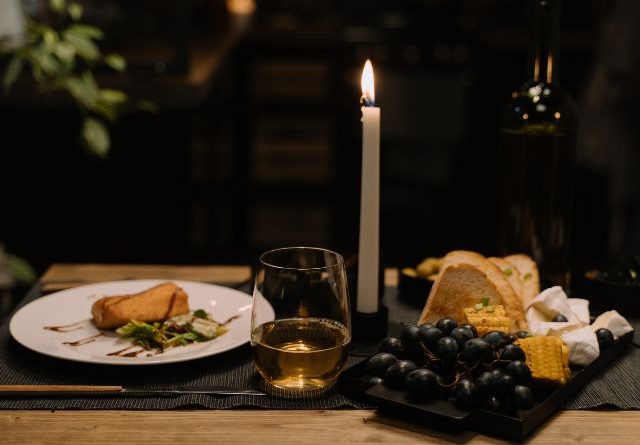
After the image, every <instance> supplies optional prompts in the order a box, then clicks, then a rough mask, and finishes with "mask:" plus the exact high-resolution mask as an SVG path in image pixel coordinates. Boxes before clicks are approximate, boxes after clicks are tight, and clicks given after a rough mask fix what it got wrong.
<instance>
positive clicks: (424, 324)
mask: <svg viewBox="0 0 640 445" xmlns="http://www.w3.org/2000/svg"><path fill="white" fill-rule="evenodd" d="M423 327H424V329H427V328H435V326H434V325H433V324H431V323H423V324H421V325H419V326H418V328H423Z"/></svg>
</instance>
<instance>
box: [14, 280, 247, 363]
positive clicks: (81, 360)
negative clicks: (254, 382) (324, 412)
mask: <svg viewBox="0 0 640 445" xmlns="http://www.w3.org/2000/svg"><path fill="white" fill-rule="evenodd" d="M166 282H172V283H175V284H177V285H178V286H180V287H182V284H187V285H197V286H206V287H212V288H216V289H219V290H223V291H224V292H230V293H235V294H238V295H239V296H242V297H244V298H246V304H251V305H252V304H253V298H252V296H251V295H249V294H247V293H245V292H242V291H240V290H238V289H234V288H231V287H226V286H222V285H219V284H212V283H206V282H202V281H191V280H173V279H164V278H139V279H132V280H115V281H100V282H95V283H89V284H83V285H80V286H74V287H71V288H68V289H63V290H60V291H57V292H54V293H51V294H48V295H43V296H40V297H38V298H36V299H35V300H32V301H30V302H28V303H26V304H24V305H22V306H20V307H19V308H18V309H17V310H16V311H15V312H14V313H13V314H12V315H11V319H10V320H9V333H10V335H11V337H12V338H13V339H14V340H15V341H16V342H17V343H18V344H20V345H21V346H22V347H24V348H26V349H28V350H30V351H33V352H35V353H37V354H41V355H44V356H47V357H52V358H55V359H58V360H65V361H70V362H75V363H84V364H92V365H106V366H152V365H168V364H173V363H181V362H187V361H193V360H199V359H203V358H206V357H211V356H213V355H218V354H222V353H225V352H228V351H230V350H232V349H236V348H239V347H241V346H244V345H246V344H247V343H249V341H250V339H251V335H250V329H248V330H247V333H246V338H245V337H244V336H243V337H242V338H241V339H240V340H242V341H241V342H239V343H232V344H230V345H227V346H225V347H223V348H221V349H216V350H214V351H211V352H209V353H207V350H206V349H204V350H201V351H200V353H199V354H196V356H190V355H188V354H187V355H186V356H185V355H180V356H175V357H172V356H166V355H165V356H162V355H156V356H154V357H157V358H154V359H152V360H145V361H141V362H137V363H135V362H131V361H123V362H117V361H108V362H107V361H101V360H99V359H91V358H89V357H87V358H82V357H64V356H61V355H58V354H55V353H54V351H47V350H39V349H36V348H34V347H32V346H30V345H28V344H25V343H23V342H22V341H20V339H19V338H18V337H19V335H16V334H15V332H14V331H15V329H17V328H16V326H15V324H16V323H17V322H16V321H15V320H16V316H17V315H18V314H20V313H21V312H23V311H24V310H26V309H27V308H28V307H29V306H31V305H34V304H37V303H38V302H40V301H42V300H43V299H49V298H51V297H54V298H55V297H59V296H60V295H61V294H62V295H64V294H66V293H70V292H75V291H77V290H80V291H82V290H83V289H87V288H89V289H91V288H93V287H95V286H104V285H107V286H108V285H114V284H117V285H122V284H130V283H137V284H142V283H148V285H149V286H154V285H157V284H159V283H166ZM88 318H89V319H91V317H90V314H89V316H88ZM96 329H98V328H96ZM98 331H103V330H102V329H98ZM188 346H189V345H187V346H186V347H188Z"/></svg>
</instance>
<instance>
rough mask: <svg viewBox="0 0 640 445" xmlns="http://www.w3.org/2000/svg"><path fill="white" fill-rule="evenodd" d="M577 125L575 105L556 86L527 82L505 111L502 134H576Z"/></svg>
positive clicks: (516, 92) (515, 93) (503, 112)
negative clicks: (511, 132) (506, 132)
mask: <svg viewBox="0 0 640 445" xmlns="http://www.w3.org/2000/svg"><path fill="white" fill-rule="evenodd" d="M577 123H578V111H577V107H576V104H575V102H574V101H573V99H572V98H571V96H569V94H567V93H566V92H565V91H564V90H563V89H562V87H560V86H559V85H558V84H556V83H554V84H549V83H545V82H526V83H525V84H524V85H522V87H520V88H519V89H518V90H516V91H514V92H513V93H512V94H511V98H510V99H509V101H508V102H507V104H506V105H505V107H504V108H503V110H502V127H503V130H504V129H510V130H512V131H522V130H535V131H537V132H539V131H542V132H544V133H548V134H554V133H566V132H567V131H575V128H576V126H577Z"/></svg>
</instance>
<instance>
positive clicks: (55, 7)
mask: <svg viewBox="0 0 640 445" xmlns="http://www.w3.org/2000/svg"><path fill="white" fill-rule="evenodd" d="M66 3H67V2H66V1H65V0H51V1H50V2H49V6H50V7H51V10H52V11H53V12H55V13H57V14H61V13H62V12H63V11H64V8H65V6H66Z"/></svg>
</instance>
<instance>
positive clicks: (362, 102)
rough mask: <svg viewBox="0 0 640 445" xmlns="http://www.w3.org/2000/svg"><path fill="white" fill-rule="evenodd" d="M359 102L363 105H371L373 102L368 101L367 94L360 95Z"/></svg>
mask: <svg viewBox="0 0 640 445" xmlns="http://www.w3.org/2000/svg"><path fill="white" fill-rule="evenodd" d="M360 104H361V105H364V106H365V107H373V106H374V104H373V102H372V101H370V100H369V98H367V96H366V95H364V94H363V95H362V96H360Z"/></svg>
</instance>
